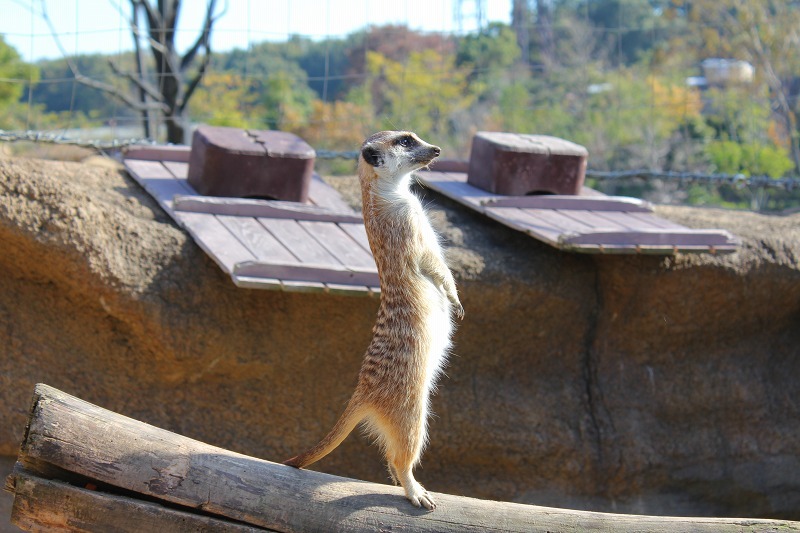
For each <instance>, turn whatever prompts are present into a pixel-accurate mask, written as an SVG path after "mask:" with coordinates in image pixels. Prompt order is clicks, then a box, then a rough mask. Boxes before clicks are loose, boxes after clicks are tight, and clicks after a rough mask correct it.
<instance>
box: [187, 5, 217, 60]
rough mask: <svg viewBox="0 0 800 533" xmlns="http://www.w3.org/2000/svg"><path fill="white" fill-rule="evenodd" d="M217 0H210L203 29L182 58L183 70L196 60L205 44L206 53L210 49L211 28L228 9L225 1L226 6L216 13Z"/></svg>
mask: <svg viewBox="0 0 800 533" xmlns="http://www.w3.org/2000/svg"><path fill="white" fill-rule="evenodd" d="M216 3H217V0H209V2H208V5H207V8H206V17H205V20H204V21H203V29H202V30H201V32H200V35H198V36H197V40H196V41H195V42H194V44H193V45H192V47H191V48H189V50H188V51H187V52H186V54H184V56H183V59H181V70H184V69H186V67H187V66H188V65H189V64H191V62H192V61H194V58H195V56H196V55H197V52H198V51H199V50H200V47H201V46H203V47H204V48H205V49H206V53H208V51H209V43H210V36H211V29H212V27H213V26H214V23H215V22H216V21H217V19H218V18H219V17H221V16H222V15H224V14H225V12H226V11H227V10H228V2H227V1H226V2H225V6H224V7H223V9H222V11H221V12H220V13H218V14H217V15H214V11H215V8H216Z"/></svg>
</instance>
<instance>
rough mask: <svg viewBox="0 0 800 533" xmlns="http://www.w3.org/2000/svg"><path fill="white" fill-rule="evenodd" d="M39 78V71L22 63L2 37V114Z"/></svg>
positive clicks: (0, 96) (0, 84)
mask: <svg viewBox="0 0 800 533" xmlns="http://www.w3.org/2000/svg"><path fill="white" fill-rule="evenodd" d="M38 77H39V72H38V70H37V69H36V68H34V67H33V66H31V65H28V64H27V63H25V62H24V61H22V58H21V57H20V55H19V53H17V51H16V50H15V49H14V47H13V46H11V45H9V44H7V43H6V41H5V39H4V38H3V36H2V35H0V79H2V80H3V82H2V83H0V112H4V111H6V110H7V108H8V107H9V106H11V105H13V104H16V103H17V101H18V100H19V99H20V97H21V96H22V91H23V90H24V88H25V85H26V84H27V83H29V82H31V81H34V82H35V81H36V79H38Z"/></svg>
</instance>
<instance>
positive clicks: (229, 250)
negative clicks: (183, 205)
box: [177, 213, 257, 274]
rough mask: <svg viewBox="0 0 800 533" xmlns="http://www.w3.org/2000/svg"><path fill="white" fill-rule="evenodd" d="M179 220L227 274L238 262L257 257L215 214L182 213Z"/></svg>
mask: <svg viewBox="0 0 800 533" xmlns="http://www.w3.org/2000/svg"><path fill="white" fill-rule="evenodd" d="M177 220H178V223H180V224H181V225H182V226H183V227H185V228H186V230H187V231H188V232H189V233H190V234H191V235H192V237H194V240H195V242H196V243H197V244H198V245H199V246H200V248H202V249H203V250H204V251H205V252H206V253H207V254H208V255H209V256H210V257H211V258H212V259H213V260H214V261H215V262H216V263H217V264H218V265H219V266H220V268H222V270H223V271H224V272H225V273H227V274H231V273H232V272H233V270H234V267H235V266H236V265H237V264H238V263H241V262H244V261H253V260H255V259H257V258H256V256H255V255H254V254H253V253H252V252H251V251H250V250H248V249H247V248H246V247H245V246H244V245H243V244H242V243H241V242H239V241H238V240H237V239H235V238H233V237H232V235H231V233H230V231H228V229H227V228H226V227H225V226H224V225H223V224H222V223H221V222H220V221H219V220H217V219H216V217H214V216H208V215H201V214H199V213H181V214H180V215H178V218H177Z"/></svg>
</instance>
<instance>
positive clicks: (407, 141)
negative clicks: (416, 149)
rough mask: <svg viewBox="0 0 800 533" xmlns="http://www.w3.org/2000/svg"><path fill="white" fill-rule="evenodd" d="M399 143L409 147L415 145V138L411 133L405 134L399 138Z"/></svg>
mask: <svg viewBox="0 0 800 533" xmlns="http://www.w3.org/2000/svg"><path fill="white" fill-rule="evenodd" d="M397 144H399V145H400V146H402V147H403V148H409V147H411V146H413V145H414V138H413V137H412V136H411V135H405V136H403V137H400V138H399V139H398V140H397Z"/></svg>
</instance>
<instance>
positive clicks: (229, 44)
mask: <svg viewBox="0 0 800 533" xmlns="http://www.w3.org/2000/svg"><path fill="white" fill-rule="evenodd" d="M218 3H219V5H220V8H221V7H222V6H224V5H225V4H226V2H225V0H218ZM457 3H458V2H457V0H396V1H392V0H389V1H387V0H228V2H227V11H226V12H225V14H224V15H223V16H222V17H221V18H220V19H219V20H218V21H217V23H216V25H215V27H214V33H213V34H212V35H213V41H212V48H213V49H214V50H217V51H224V50H230V49H232V48H246V47H247V46H248V43H251V42H261V41H264V40H273V41H278V40H284V39H286V37H287V36H288V35H291V34H300V35H304V36H308V37H312V38H324V37H326V36H334V37H335V36H344V35H347V34H348V33H351V32H353V31H355V30H357V29H360V28H363V27H365V26H368V25H380V24H390V23H392V24H406V25H408V26H409V27H411V28H413V29H416V30H421V31H429V32H447V33H450V32H457V31H458V30H459V26H458V24H457V22H456V19H455V17H454V8H455V5H456V4H457ZM205 5H206V2H205V0H184V2H183V8H182V11H181V17H180V19H179V28H180V29H181V30H182V32H181V33H179V34H178V37H177V39H178V44H179V47H180V48H181V49H185V48H186V47H187V46H188V45H189V44H190V43H191V42H192V41H193V40H194V38H195V37H196V35H197V30H198V28H199V27H200V26H201V23H202V17H203V12H204V10H205ZM461 5H462V28H461V29H463V30H464V31H470V30H473V29H475V27H476V22H477V17H476V16H475V5H476V2H475V1H466V0H462V1H461ZM485 5H486V13H485V20H486V21H492V20H499V21H503V22H506V23H507V22H508V21H509V19H510V13H511V0H487V1H486V2H485ZM43 6H44V8H45V10H46V12H47V14H48V16H49V18H50V20H51V21H52V23H53V26H54V28H55V30H56V33H57V34H58V35H59V40H60V41H61V45H62V46H63V48H64V50H65V51H66V53H67V54H74V53H95V52H102V53H107V54H110V53H115V52H121V51H126V50H130V49H131V48H132V46H133V45H132V41H131V37H130V32H129V30H128V27H127V22H126V19H125V18H123V14H124V15H125V17H127V16H128V13H129V8H128V6H129V2H128V0H0V34H2V35H3V36H4V37H5V39H6V42H8V43H9V44H11V45H12V46H14V48H16V49H17V51H18V52H19V53H20V54H21V55H22V56H23V58H24V59H25V60H26V61H34V60H37V59H42V58H57V57H60V56H61V52H60V51H59V48H58V46H57V45H56V43H55V40H54V39H53V37H52V36H51V32H50V29H49V27H48V26H47V24H46V23H45V20H44V17H43V16H42V9H43Z"/></svg>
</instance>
